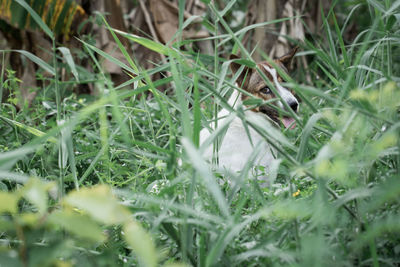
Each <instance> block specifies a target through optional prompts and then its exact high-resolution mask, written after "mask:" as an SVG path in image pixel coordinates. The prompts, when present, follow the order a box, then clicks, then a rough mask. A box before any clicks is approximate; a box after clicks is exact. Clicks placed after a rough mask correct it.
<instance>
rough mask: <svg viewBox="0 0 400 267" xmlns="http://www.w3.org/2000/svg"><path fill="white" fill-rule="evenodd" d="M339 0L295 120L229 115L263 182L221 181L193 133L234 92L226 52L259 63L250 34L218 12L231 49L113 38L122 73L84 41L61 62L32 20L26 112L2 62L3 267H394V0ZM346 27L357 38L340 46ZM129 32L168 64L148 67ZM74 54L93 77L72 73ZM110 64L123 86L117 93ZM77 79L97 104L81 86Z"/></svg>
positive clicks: (296, 86)
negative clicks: (261, 143)
mask: <svg viewBox="0 0 400 267" xmlns="http://www.w3.org/2000/svg"><path fill="white" fill-rule="evenodd" d="M336 2H337V1H336ZM346 2H347V4H346V5H344V4H340V5H337V6H335V7H334V6H332V9H331V10H330V12H329V13H328V14H325V15H324V16H323V18H322V19H323V22H324V23H323V24H324V26H323V28H322V29H321V30H322V31H324V35H325V36H326V37H325V38H323V39H318V38H313V36H311V35H307V40H306V41H305V42H304V43H299V44H298V45H300V46H301V52H300V53H299V54H298V56H306V58H307V60H308V62H309V68H308V69H303V68H297V69H295V70H294V72H293V73H292V75H291V78H289V77H288V80H287V83H286V86H287V87H290V88H292V89H293V90H294V91H295V92H296V94H297V95H298V97H299V98H301V100H302V103H301V107H300V113H299V114H298V117H297V127H296V128H295V129H293V130H285V129H281V130H282V131H281V132H278V131H276V129H272V128H269V127H261V128H260V126H259V125H254V124H251V123H248V122H247V121H246V118H244V117H243V116H242V115H243V113H242V112H241V111H240V110H239V111H238V112H236V116H240V117H242V118H243V123H245V124H246V125H248V127H255V128H256V129H257V130H258V131H259V132H260V133H261V134H262V135H263V136H264V137H265V139H266V141H268V142H270V143H271V144H273V145H274V146H275V147H276V149H277V151H278V155H277V159H276V160H275V161H274V162H273V164H272V167H271V169H270V170H268V172H269V173H268V175H269V181H268V185H267V186H265V185H263V184H261V182H260V181H258V180H257V179H256V176H257V175H262V174H263V172H265V169H264V168H263V167H262V166H256V167H254V168H252V167H250V166H251V162H249V170H248V172H247V173H246V172H243V173H242V174H233V173H229V174H227V173H224V172H221V171H217V170H215V168H212V167H211V168H210V166H211V164H210V163H208V162H206V161H205V160H203V159H202V156H201V151H202V150H203V149H204V147H200V148H199V131H200V129H201V128H202V127H203V126H205V125H208V124H209V123H210V122H212V121H213V118H214V115H215V114H216V112H217V111H218V110H219V109H221V108H222V107H227V102H226V99H227V96H228V95H229V94H230V92H231V91H232V90H235V88H236V86H235V85H234V81H233V79H234V78H232V77H231V75H230V73H229V62H228V61H226V59H224V57H223V56H222V55H226V52H227V51H228V52H232V53H236V52H237V50H238V49H240V50H241V54H242V57H243V58H244V59H245V60H243V63H244V64H247V65H252V59H251V57H250V52H248V51H247V50H246V49H245V47H244V46H243V44H242V43H241V40H240V39H241V37H242V35H241V34H240V33H243V31H242V32H239V34H237V33H236V32H235V29H234V30H232V29H231V28H230V27H229V24H228V22H226V21H225V18H224V16H222V15H221V13H220V12H219V11H218V10H217V9H216V7H215V6H214V4H213V3H209V4H208V7H209V10H208V12H209V14H208V15H207V16H206V17H205V18H204V20H205V21H207V23H204V24H205V25H207V26H208V30H209V31H210V33H211V34H212V35H213V37H212V39H213V42H214V44H215V46H216V47H218V44H219V43H221V42H225V43H226V44H225V46H224V51H219V50H217V51H215V55H214V56H213V57H210V56H206V55H202V54H197V53H196V52H194V51H191V50H190V48H191V46H190V42H191V41H185V42H186V43H179V42H176V43H174V44H173V45H172V46H171V47H169V46H164V45H162V44H160V43H156V42H154V41H152V40H150V39H147V38H143V37H138V36H135V35H129V34H121V33H120V34H118V35H116V34H114V35H113V36H114V38H115V40H116V42H117V43H118V44H119V49H121V51H122V52H123V54H125V56H126V59H127V61H128V62H129V65H125V64H124V63H122V62H120V61H118V60H117V59H115V58H113V57H112V56H110V55H109V54H107V53H104V52H102V51H101V50H99V49H98V48H96V46H95V45H93V44H92V43H91V42H90V41H89V40H90V38H89V37H88V36H86V37H87V38H86V37H85V36H82V37H80V41H81V44H82V51H78V52H74V51H73V53H72V56H68V53H66V54H65V53H63V54H62V53H60V50H58V49H57V47H59V46H61V44H58V43H56V42H55V37H54V35H53V33H52V31H51V30H50V29H49V28H47V26H46V25H45V24H44V23H42V22H41V21H40V18H39V17H38V18H36V19H37V23H38V25H39V26H40V27H41V28H42V29H43V31H44V32H45V33H46V34H47V36H48V38H50V39H51V40H53V43H54V49H53V51H52V52H53V58H54V61H53V63H52V64H48V63H45V62H44V61H41V60H39V59H38V58H37V57H35V56H34V55H32V54H30V53H28V52H27V51H22V52H21V53H23V54H24V55H26V56H27V57H26V59H27V60H33V61H34V62H35V64H38V65H39V67H40V69H39V71H38V72H37V74H36V77H37V79H38V80H44V81H45V82H43V87H42V88H41V89H40V91H39V93H38V95H37V97H36V98H35V100H34V101H33V103H32V105H31V106H30V107H24V108H21V109H17V108H16V107H15V105H14V104H15V102H16V100H15V99H16V98H17V97H18V87H19V79H18V78H17V77H15V75H14V74H13V70H11V69H9V68H7V67H6V66H4V64H2V66H3V69H2V71H1V76H2V77H1V84H0V88H1V90H0V91H1V92H0V95H3V91H5V90H7V91H8V92H9V96H8V98H6V99H2V101H1V103H0V104H1V106H0V120H1V124H0V151H1V154H0V179H1V181H0V213H1V215H0V216H1V217H0V242H1V247H0V248H1V249H0V266H39V265H40V266H71V265H76V266H115V265H124V266H131V265H137V264H141V265H143V266H156V265H164V266H179V265H180V264H188V265H193V266H272V265H273V266H353V265H356V266H399V265H400V235H399V232H400V223H399V222H400V215H399V208H400V206H399V205H400V202H399V199H400V198H399V196H400V176H399V173H400V155H399V146H400V139H399V137H400V130H399V127H400V123H399V110H398V109H399V105H400V87H399V83H400V31H399V30H400V28H399V25H400V13H399V1H394V0H393V1H391V0H385V1H375V0H370V1H346ZM353 2H354V3H353ZM356 2H357V3H356ZM28 11H29V12H32V13H33V11H32V10H28ZM32 15H33V14H32ZM32 18H33V19H34V18H35V17H34V16H32ZM181 19H183V17H181ZM354 20H356V21H357V23H358V24H359V29H360V31H359V33H358V35H357V36H356V37H355V38H354V40H346V39H344V38H343V37H342V36H343V32H344V31H345V29H346V26H347V25H348V22H349V21H354ZM98 21H101V23H103V24H104V25H106V22H105V21H102V20H101V18H100V19H98ZM181 22H182V21H181ZM185 25H186V24H185V23H180V26H179V27H180V28H179V31H178V32H177V36H178V37H179V36H180V34H181V33H182V27H183V26H185ZM109 30H110V31H111V32H112V33H115V32H114V31H113V30H112V29H111V28H109ZM219 32H224V33H225V34H224V35H219ZM122 38H128V39H129V40H130V41H131V42H136V43H139V44H141V45H143V46H146V47H147V48H149V49H151V50H153V51H156V52H158V53H161V54H164V55H165V61H164V62H162V64H160V65H159V66H158V67H156V68H153V69H143V68H142V67H141V66H140V64H139V63H138V62H137V61H136V60H135V58H131V57H130V56H129V54H128V53H127V52H126V50H125V48H124V46H123V45H122V44H121V43H120V42H119V39H122ZM178 39H179V38H178ZM193 42H194V41H193ZM4 53H8V51H2V54H4ZM78 53H79V56H80V57H86V60H88V61H90V62H91V63H92V68H93V71H89V70H87V69H85V68H81V67H80V66H78V65H76V64H74V56H77V54H78ZM62 55H64V57H63V56H62ZM65 55H66V56H65ZM0 58H1V57H0ZM3 58H4V57H3ZM104 59H108V60H110V61H111V62H113V63H115V64H117V65H119V66H121V67H122V68H123V69H124V70H126V71H127V72H128V73H130V74H131V76H132V79H131V80H129V81H128V82H127V83H125V84H123V85H121V86H114V84H113V83H112V80H111V77H110V76H109V75H108V74H107V73H105V72H104V71H103V70H102V64H101V62H102V61H103V60H104ZM61 70H64V71H68V72H69V73H71V75H70V76H69V77H70V79H69V80H62V79H61V78H60V72H61ZM45 71H46V72H47V73H50V74H51V75H50V78H46V76H44V75H43V73H44V72H45ZM157 72H159V73H163V74H166V75H165V76H164V78H162V79H160V80H151V79H150V78H149V77H150V76H149V75H151V74H154V73H157ZM5 74H7V75H5ZM307 76H309V77H310V78H311V79H310V81H308V82H307V81H306V77H307ZM4 77H7V78H4ZM84 80H86V81H87V80H91V81H93V84H94V86H95V88H96V89H97V92H98V94H97V95H84V94H75V93H74V90H73V88H74V86H76V85H77V84H79V83H80V82H81V81H84ZM160 86H165V87H167V88H168V89H167V90H165V91H160V90H158V89H157V88H159V87H160ZM255 103H256V102H255ZM213 123H214V122H213ZM219 126H220V128H221V127H222V128H223V127H226V125H219ZM222 133H223V131H217V134H216V135H214V136H212V137H213V140H209V141H210V142H209V145H212V143H213V142H215V141H216V140H217V139H218V138H219V137H220V135H221V134H222ZM179 159H181V160H182V163H181V164H178V162H180V161H179Z"/></svg>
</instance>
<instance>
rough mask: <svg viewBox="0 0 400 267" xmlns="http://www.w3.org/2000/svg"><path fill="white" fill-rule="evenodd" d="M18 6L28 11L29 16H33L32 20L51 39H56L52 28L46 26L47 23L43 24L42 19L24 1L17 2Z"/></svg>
mask: <svg viewBox="0 0 400 267" xmlns="http://www.w3.org/2000/svg"><path fill="white" fill-rule="evenodd" d="M15 2H17V3H18V4H20V5H21V6H22V7H23V8H25V9H26V11H28V12H29V14H30V15H31V16H32V18H33V19H34V20H35V22H36V23H37V24H38V25H39V26H40V28H42V30H43V31H44V32H45V33H46V34H47V35H48V36H49V37H50V38H51V39H54V35H53V32H52V31H51V30H50V28H49V27H48V26H47V25H46V23H44V22H43V20H42V18H41V17H40V16H39V15H38V14H37V13H36V12H35V10H33V9H32V8H31V7H30V6H29V5H28V4H27V3H26V2H25V1H24V0H15Z"/></svg>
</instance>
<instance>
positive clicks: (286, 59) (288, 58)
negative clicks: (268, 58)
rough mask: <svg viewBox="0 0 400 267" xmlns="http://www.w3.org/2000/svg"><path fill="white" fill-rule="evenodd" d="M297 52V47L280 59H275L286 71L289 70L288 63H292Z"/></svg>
mask: <svg viewBox="0 0 400 267" xmlns="http://www.w3.org/2000/svg"><path fill="white" fill-rule="evenodd" d="M297 50H299V47H298V46H296V47H295V48H293V49H292V50H290V51H289V53H287V54H285V55H283V56H281V57H280V58H278V59H277V61H278V62H280V63H281V64H282V65H283V66H285V68H286V69H288V70H289V69H290V63H292V59H293V57H294V55H295V54H296V53H297Z"/></svg>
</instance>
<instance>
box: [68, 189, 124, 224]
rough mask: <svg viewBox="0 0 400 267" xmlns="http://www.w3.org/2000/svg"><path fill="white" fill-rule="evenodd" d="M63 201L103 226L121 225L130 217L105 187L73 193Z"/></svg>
mask: <svg viewBox="0 0 400 267" xmlns="http://www.w3.org/2000/svg"><path fill="white" fill-rule="evenodd" d="M64 201H65V203H67V204H69V205H71V206H74V207H77V208H78V209H81V210H83V211H85V212H86V213H87V214H89V215H90V216H91V217H93V218H94V219H95V220H97V221H98V222H101V223H105V224H117V223H122V222H125V221H126V220H127V219H129V217H130V214H129V212H128V210H126V209H125V208H124V207H123V206H121V205H120V204H119V203H118V201H117V199H116V198H115V197H114V196H113V194H112V193H111V190H110V188H109V187H108V186H105V185H98V186H94V187H92V188H83V189H81V190H80V191H73V192H71V193H69V194H68V195H67V196H66V198H65V200H64Z"/></svg>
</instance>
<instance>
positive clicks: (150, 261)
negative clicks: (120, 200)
mask: <svg viewBox="0 0 400 267" xmlns="http://www.w3.org/2000/svg"><path fill="white" fill-rule="evenodd" d="M124 232H125V239H126V242H127V243H128V244H129V246H130V247H131V248H132V251H133V252H134V253H135V254H136V255H137V256H138V258H139V261H140V263H141V265H143V266H146V267H155V266H157V262H158V255H157V251H156V248H155V246H154V243H153V241H152V240H151V237H150V235H149V234H148V233H147V232H146V231H145V230H144V229H143V227H142V226H140V224H139V223H137V222H134V221H131V222H128V223H126V224H125V225H124Z"/></svg>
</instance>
